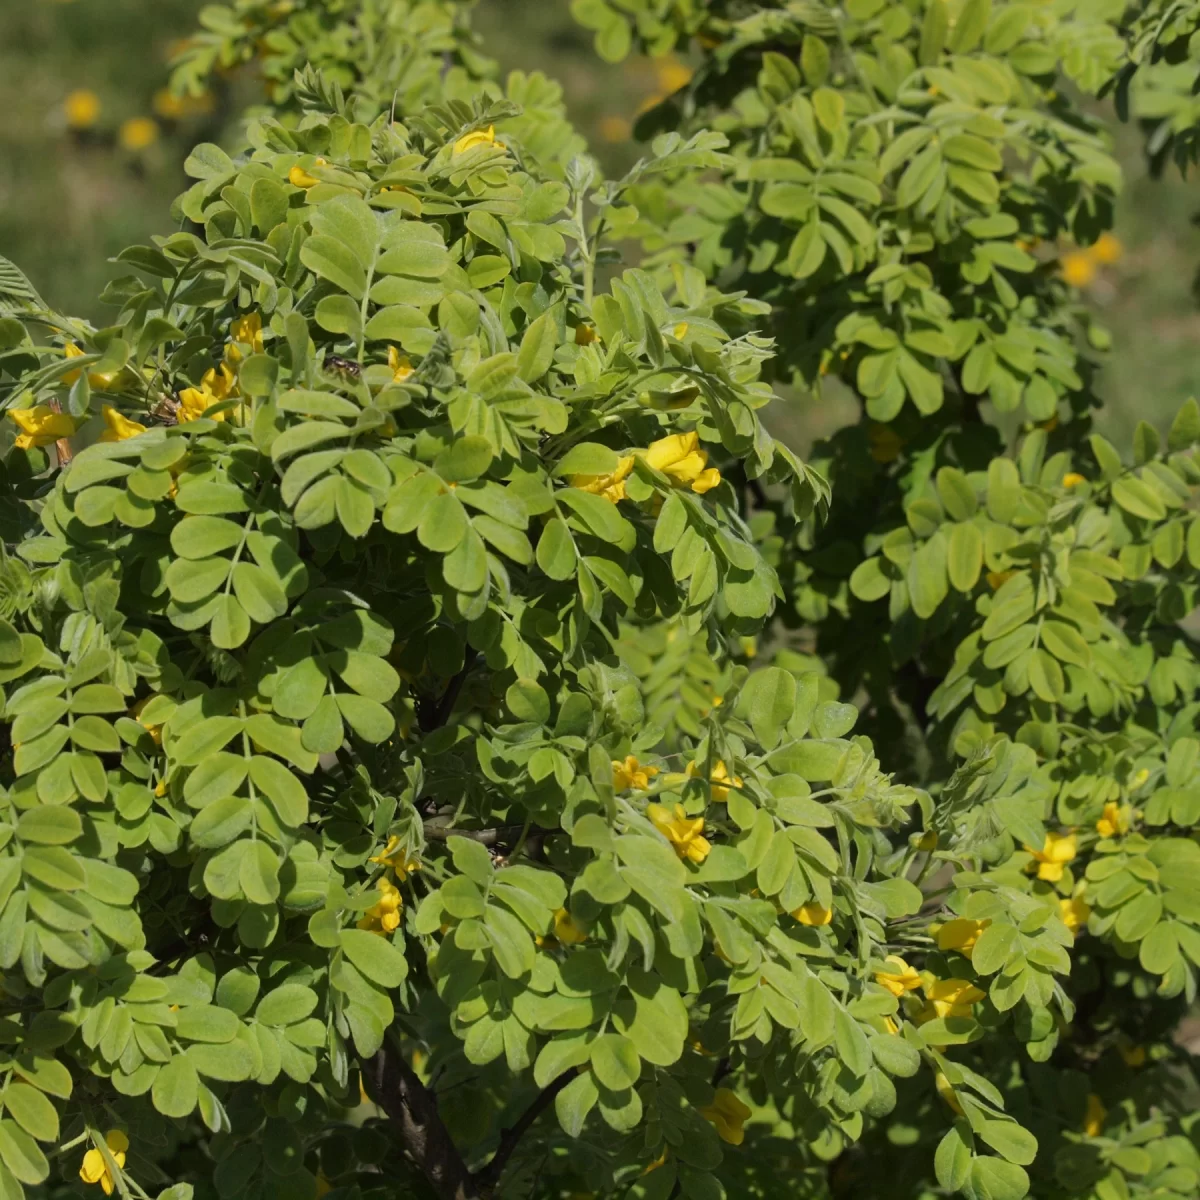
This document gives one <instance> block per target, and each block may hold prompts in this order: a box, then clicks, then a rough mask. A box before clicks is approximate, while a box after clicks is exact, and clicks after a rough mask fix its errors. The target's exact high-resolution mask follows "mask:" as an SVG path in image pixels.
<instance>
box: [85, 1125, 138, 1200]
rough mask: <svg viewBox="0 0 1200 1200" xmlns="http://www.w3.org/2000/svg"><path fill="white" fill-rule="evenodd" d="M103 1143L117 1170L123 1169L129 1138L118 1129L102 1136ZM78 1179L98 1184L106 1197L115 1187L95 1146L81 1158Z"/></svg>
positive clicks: (99, 1151) (107, 1168)
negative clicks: (81, 1162) (81, 1163)
mask: <svg viewBox="0 0 1200 1200" xmlns="http://www.w3.org/2000/svg"><path fill="white" fill-rule="evenodd" d="M104 1141H105V1143H106V1144H107V1146H108V1152H109V1154H111V1155H112V1160H113V1162H115V1163H116V1164H117V1167H118V1168H121V1167H124V1166H125V1154H126V1152H127V1151H128V1149H129V1138H127V1137H126V1136H125V1134H123V1133H122V1132H121V1131H120V1130H119V1129H110V1130H109V1131H108V1133H106V1134H105V1135H104ZM79 1178H80V1179H82V1180H83V1182H84V1183H98V1184H99V1185H100V1186H101V1187H102V1188H103V1189H104V1194H105V1195H106V1196H111V1195H112V1194H113V1191H114V1190H115V1189H116V1186H117V1183H116V1180H115V1179H114V1178H113V1176H112V1171H111V1170H110V1169H109V1165H108V1162H107V1161H106V1160H105V1157H104V1154H103V1152H102V1151H101V1150H100V1149H99V1148H98V1147H96V1146H93V1147H92V1148H91V1149H90V1150H89V1151H88V1152H87V1153H86V1154H85V1155H84V1156H83V1165H82V1166H81V1167H80V1168H79Z"/></svg>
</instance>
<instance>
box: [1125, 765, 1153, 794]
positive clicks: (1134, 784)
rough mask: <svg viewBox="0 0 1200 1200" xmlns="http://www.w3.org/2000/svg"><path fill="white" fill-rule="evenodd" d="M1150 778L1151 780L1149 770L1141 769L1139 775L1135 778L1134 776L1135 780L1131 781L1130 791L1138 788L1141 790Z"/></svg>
mask: <svg viewBox="0 0 1200 1200" xmlns="http://www.w3.org/2000/svg"><path fill="white" fill-rule="evenodd" d="M1149 778H1150V772H1149V771H1148V770H1147V769H1146V768H1145V767H1143V768H1142V769H1141V770H1140V771H1139V772H1138V773H1137V774H1136V775H1135V776H1134V777H1133V778H1132V779H1131V780H1130V781H1129V789H1130V791H1133V790H1134V789H1136V788H1140V787H1141V786H1142V784H1143V783H1145V782H1146V780H1147V779H1149Z"/></svg>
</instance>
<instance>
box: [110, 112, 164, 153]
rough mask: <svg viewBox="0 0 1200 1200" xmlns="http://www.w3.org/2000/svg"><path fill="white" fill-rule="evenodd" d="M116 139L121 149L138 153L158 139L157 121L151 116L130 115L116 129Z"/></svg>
mask: <svg viewBox="0 0 1200 1200" xmlns="http://www.w3.org/2000/svg"><path fill="white" fill-rule="evenodd" d="M117 141H119V142H120V143H121V148H122V149H123V150H129V151H131V152H133V153H135V154H136V153H138V152H139V151H141V150H146V149H148V148H149V147H150V146H153V145H154V143H155V142H157V141H158V122H157V121H156V120H154V118H153V117H130V118H129V120H128V121H123V122H122V123H121V128H120V129H119V130H117Z"/></svg>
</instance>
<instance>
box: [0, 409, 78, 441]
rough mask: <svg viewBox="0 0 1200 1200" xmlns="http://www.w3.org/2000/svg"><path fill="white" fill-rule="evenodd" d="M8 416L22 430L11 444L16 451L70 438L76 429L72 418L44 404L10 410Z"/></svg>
mask: <svg viewBox="0 0 1200 1200" xmlns="http://www.w3.org/2000/svg"><path fill="white" fill-rule="evenodd" d="M8 415H9V416H10V417H12V419H13V420H14V421H15V422H16V423H17V425H18V426H20V428H21V430H22V432H21V433H19V434H17V440H16V441H15V442H14V443H13V444H14V445H15V446H16V448H17V449H18V450H31V449H33V448H34V447H35V446H49V445H50V444H51V443H52V442H57V441H58V440H59V439H60V438H68V437H70V436H71V435H72V434H73V433H74V432H75V428H76V425H75V418H74V417H72V416H68V415H67V414H66V413H57V412H55V411H54V410H53V409H52V408H48V407H47V406H46V405H45V404H38V405H37V406H35V407H34V408H10V409H9V410H8Z"/></svg>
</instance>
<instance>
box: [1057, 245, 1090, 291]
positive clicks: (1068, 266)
mask: <svg viewBox="0 0 1200 1200" xmlns="http://www.w3.org/2000/svg"><path fill="white" fill-rule="evenodd" d="M1059 269H1060V271H1061V272H1062V277H1063V279H1065V280H1066V281H1067V283H1069V284H1070V285H1071V286H1072V287H1076V288H1085V287H1087V286H1088V284H1089V283H1091V282H1092V280H1093V279H1095V278H1096V264H1095V262H1094V261H1093V259H1092V256H1091V255H1090V254H1088V253H1086V252H1085V251H1083V250H1072V251H1071V252H1070V253H1069V254H1064V255H1063V256H1062V261H1061V263H1060V264H1059Z"/></svg>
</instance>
